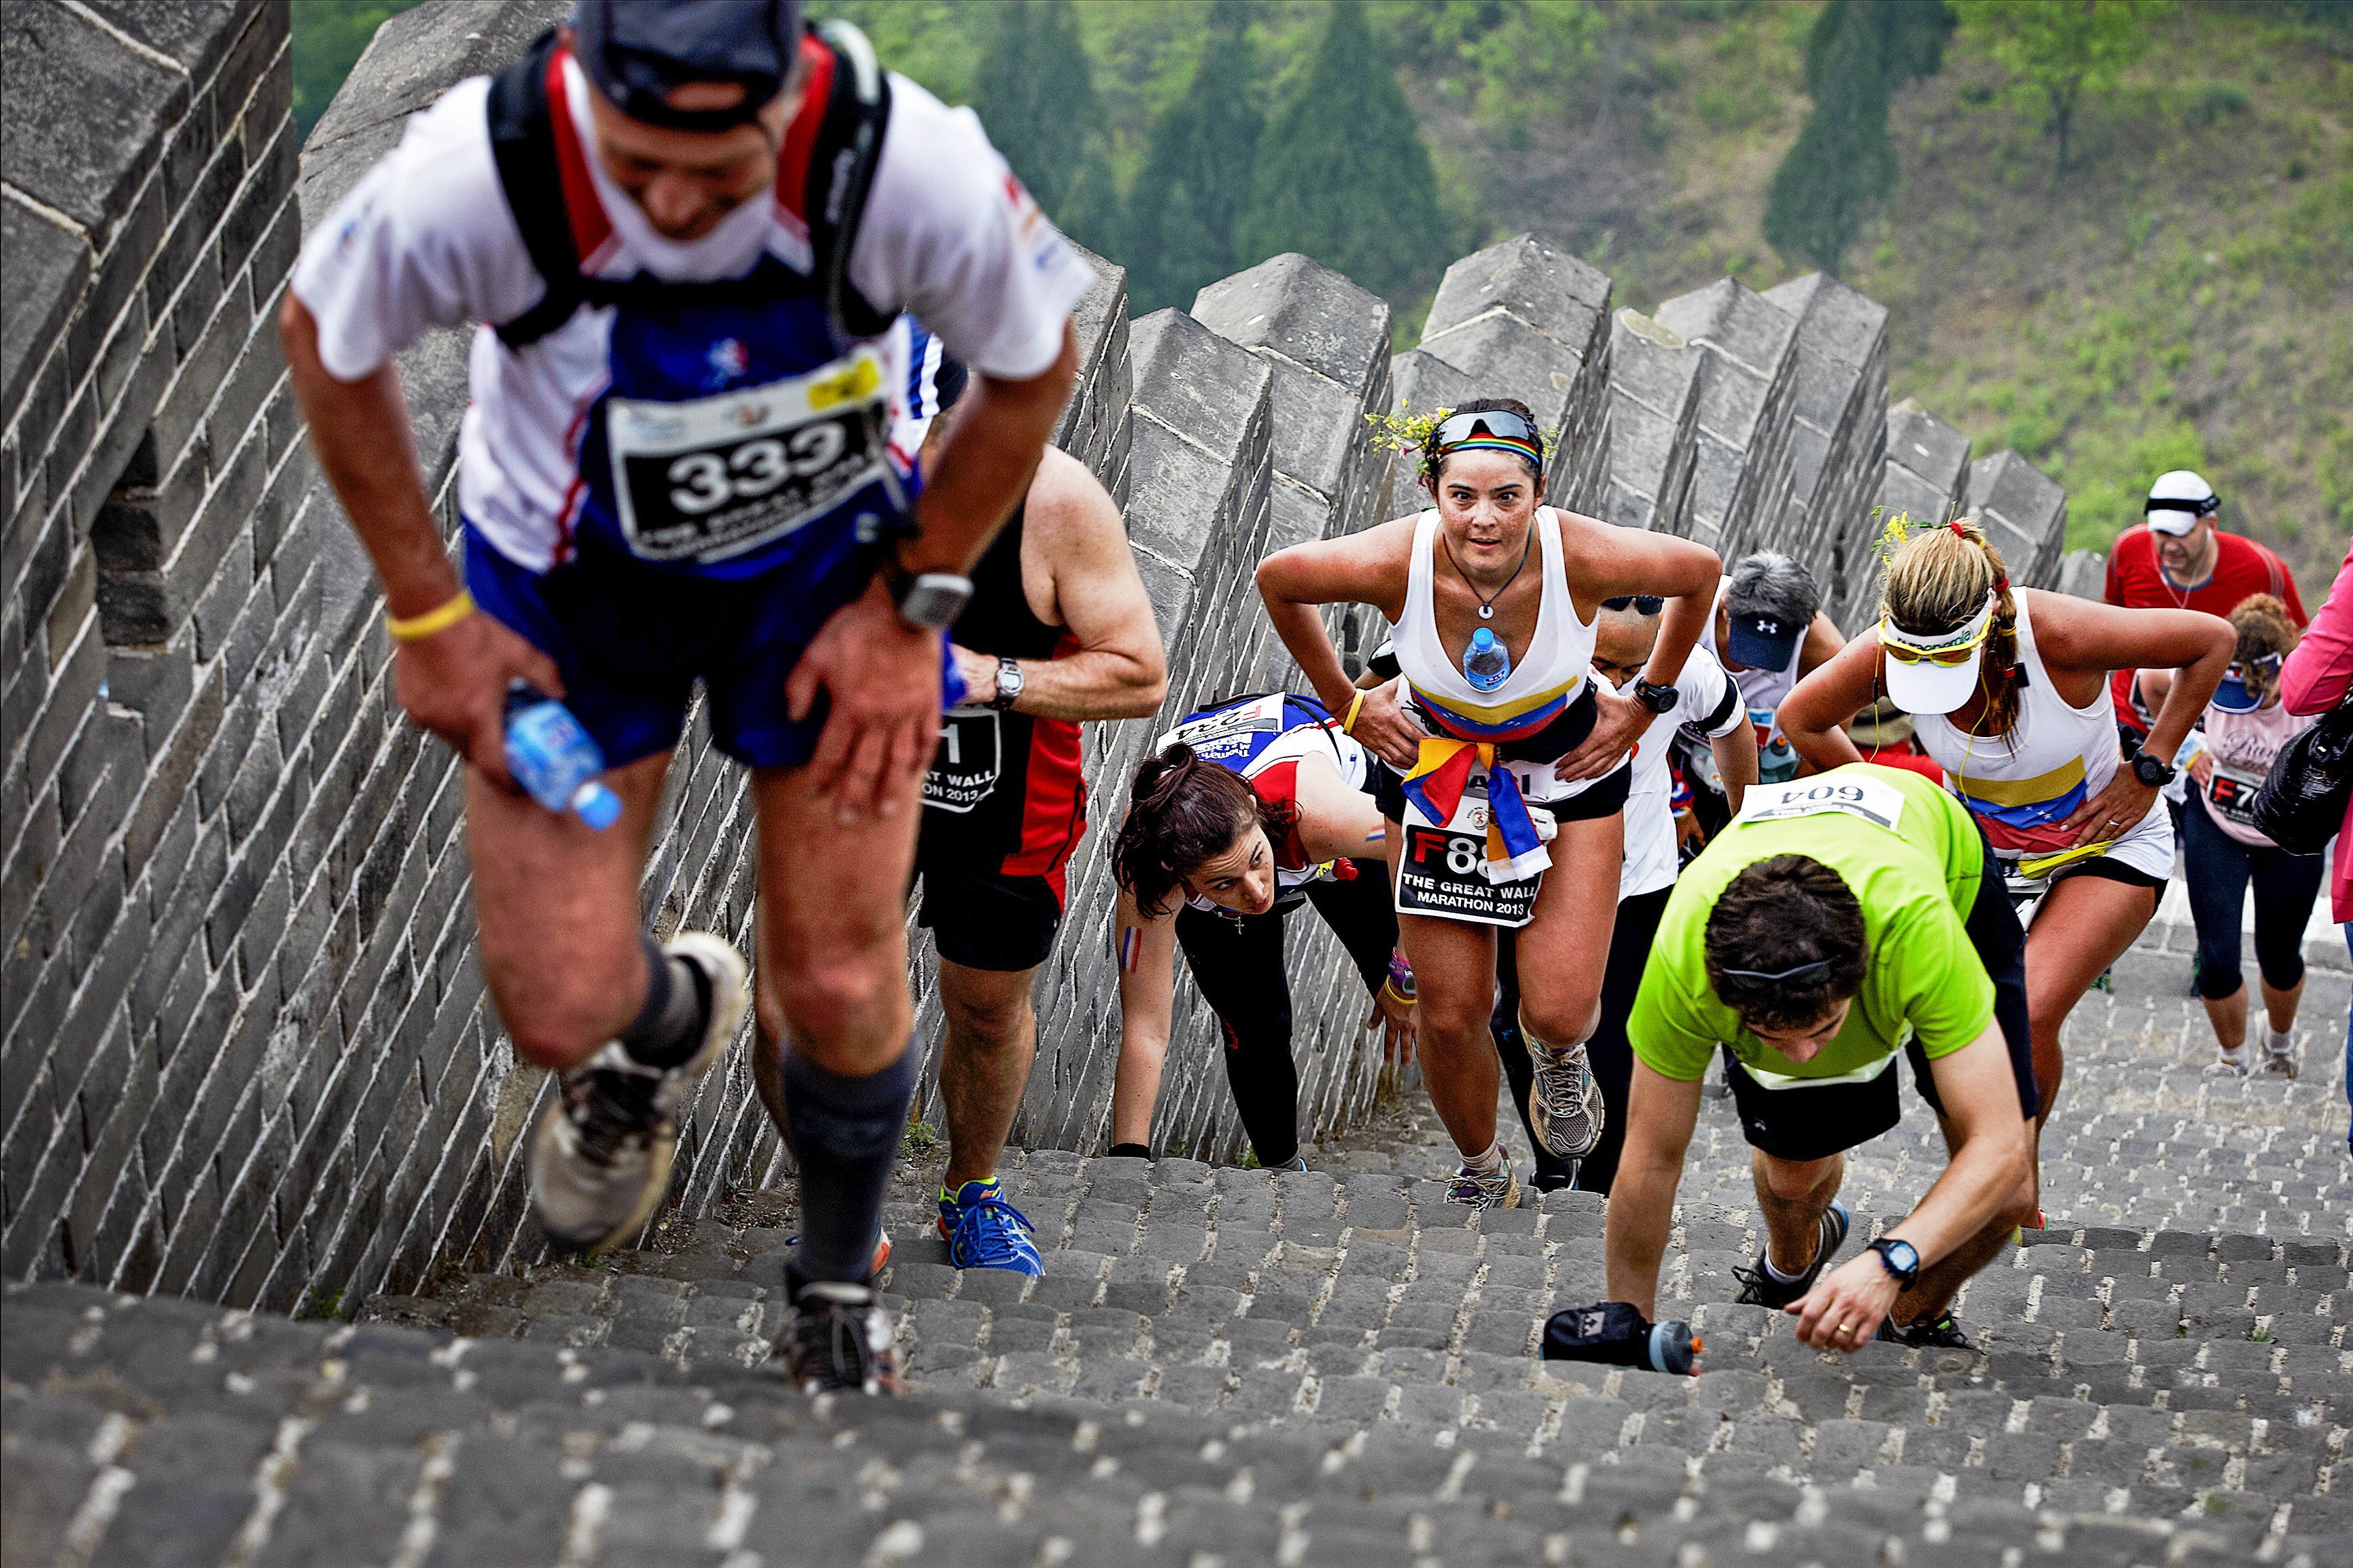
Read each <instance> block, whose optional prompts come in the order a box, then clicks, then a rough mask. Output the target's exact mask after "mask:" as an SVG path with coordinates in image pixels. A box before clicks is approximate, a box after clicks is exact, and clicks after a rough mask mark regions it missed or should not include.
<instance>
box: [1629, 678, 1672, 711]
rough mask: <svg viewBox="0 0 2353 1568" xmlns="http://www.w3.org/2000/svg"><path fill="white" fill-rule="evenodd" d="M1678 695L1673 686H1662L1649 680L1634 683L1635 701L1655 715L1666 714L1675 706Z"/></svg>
mask: <svg viewBox="0 0 2353 1568" xmlns="http://www.w3.org/2000/svg"><path fill="white" fill-rule="evenodd" d="M1676 695H1677V693H1676V691H1675V689H1674V688H1673V687H1672V686H1660V685H1657V684H1655V683H1653V682H1652V681H1651V680H1650V679H1648V678H1644V679H1640V680H1637V681H1635V682H1634V700H1635V701H1637V702H1639V703H1641V705H1642V706H1643V707H1645V708H1648V709H1649V710H1651V712H1653V713H1664V712H1665V711H1666V710H1668V709H1670V708H1672V707H1673V706H1674V705H1675V697H1676Z"/></svg>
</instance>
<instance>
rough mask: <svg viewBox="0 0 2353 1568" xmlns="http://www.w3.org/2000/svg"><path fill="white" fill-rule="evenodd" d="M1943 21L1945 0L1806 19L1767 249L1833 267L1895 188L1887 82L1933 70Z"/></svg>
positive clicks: (1837, 10)
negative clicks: (1795, 107)
mask: <svg viewBox="0 0 2353 1568" xmlns="http://www.w3.org/2000/svg"><path fill="white" fill-rule="evenodd" d="M1952 26H1953V17H1952V13H1951V12H1950V11H1949V10H1947V8H1946V6H1945V5H1944V0H1831V3H1830V4H1829V5H1826V6H1824V7H1823V8H1822V11H1821V14H1820V16H1817V17H1815V19H1814V26H1813V30H1812V32H1811V33H1810V35H1809V36H1808V37H1807V40H1806V90H1807V91H1808V92H1809V93H1810V94H1811V95H1812V98H1813V100H1814V107H1813V110H1812V112H1810V113H1809V114H1808V115H1807V116H1806V122H1805V124H1804V125H1803V126H1801V127H1800V128H1799V132H1798V140H1797V142H1796V144H1795V145H1793V146H1792V147H1791V148H1790V149H1789V151H1788V155H1787V156H1785V157H1784V158H1783V159H1782V160H1781V166H1780V167H1779V168H1778V169H1776V170H1775V171H1774V172H1773V183H1772V184H1771V185H1770V186H1769V187H1768V188H1767V193H1766V205H1765V237H1766V238H1767V240H1768V241H1770V242H1771V243H1772V246H1773V247H1774V248H1775V249H1776V250H1778V251H1780V252H1781V253H1782V254H1783V255H1785V256H1799V257H1803V258H1805V259H1806V260H1808V261H1810V262H1811V263H1813V265H1815V266H1816V267H1819V268H1821V269H1822V270H1823V271H1825V272H1836V271H1837V270H1838V268H1839V260H1840V258H1841V257H1842V256H1844V255H1845V254H1846V247H1848V246H1849V245H1850V244H1852V242H1853V240H1854V237H1855V236H1856V235H1857V234H1859V233H1861V232H1862V226H1863V224H1864V222H1865V221H1866V220H1867V219H1869V217H1870V216H1871V215H1872V213H1873V210H1875V209H1876V208H1877V207H1878V205H1879V204H1880V203H1881V202H1882V201H1883V200H1884V199H1885V198H1886V195H1887V193H1888V192H1889V191H1891V190H1893V189H1894V185H1895V174H1896V160H1895V143H1894V141H1893V140H1892V139H1891V138H1890V137H1889V136H1888V134H1887V111H1888V108H1889V106H1890V105H1891V103H1892V102H1893V101H1894V94H1895V89H1896V88H1897V87H1899V86H1901V85H1902V84H1903V83H1904V82H1905V81H1909V80H1914V79H1918V78H1921V77H1926V76H1929V75H1933V74H1934V73H1935V72H1936V69H1937V68H1939V67H1940V66H1941V65H1942V64H1943V60H1944V45H1945V37H1946V35H1947V34H1948V33H1949V32H1951V30H1952Z"/></svg>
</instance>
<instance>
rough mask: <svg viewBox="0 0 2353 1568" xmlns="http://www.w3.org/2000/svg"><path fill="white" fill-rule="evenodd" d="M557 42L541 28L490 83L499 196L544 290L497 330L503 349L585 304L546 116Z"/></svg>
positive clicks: (538, 334) (542, 332)
mask: <svg viewBox="0 0 2353 1568" xmlns="http://www.w3.org/2000/svg"><path fill="white" fill-rule="evenodd" d="M556 42H557V40H556V36H555V29H554V28H553V27H550V28H548V29H547V30H546V31H545V32H543V33H542V34H540V36H539V37H536V38H534V39H533V40H532V46H531V47H530V48H529V49H527V50H526V51H524V53H523V57H522V58H521V59H519V60H516V61H515V62H514V63H513V64H512V65H510V66H508V67H507V68H505V69H503V70H501V71H500V72H499V73H498V74H497V75H496V76H494V77H492V78H491V94H490V122H491V159H492V160H493V161H494V162H495V163H497V164H498V170H499V188H500V190H501V192H502V193H503V194H504V195H505V196H506V198H507V207H508V210H509V211H511V212H512V213H513V215H514V220H515V227H516V228H517V229H518V230H520V231H521V232H522V247H523V249H524V250H525V251H526V252H527V253H529V255H530V257H531V264H532V266H533V268H535V269H536V270H537V271H538V273H539V276H540V279H541V281H542V283H543V285H544V286H545V289H546V292H544V293H543V294H542V295H541V296H540V298H539V302H538V303H537V304H534V305H533V306H532V307H531V309H529V310H525V311H524V312H523V313H522V315H520V316H517V317H515V318H514V319H513V320H512V321H501V322H500V323H498V327H497V331H498V334H499V340H500V341H501V342H503V343H505V344H506V345H507V347H508V348H510V349H520V348H522V346H523V345H524V344H526V343H531V342H537V341H538V340H540V339H541V338H543V337H545V336H546V335H547V334H548V333H550V332H552V331H554V330H555V329H556V328H558V327H560V326H562V325H563V324H564V323H565V322H566V321H570V320H571V319H572V313H573V312H574V311H575V310H578V309H579V308H580V306H581V305H582V303H583V302H584V300H585V296H584V295H583V294H582V292H581V289H580V284H579V279H580V253H579V250H578V248H577V247H575V245H574V244H573V241H572V218H571V215H570V214H569V213H568V212H567V211H566V209H565V205H564V176H563V171H562V169H561V168H559V167H558V166H557V163H556V161H555V137H554V127H553V121H552V119H551V117H550V115H549V112H548V100H547V72H548V69H549V67H550V65H551V63H552V62H553V60H554V56H555V49H556Z"/></svg>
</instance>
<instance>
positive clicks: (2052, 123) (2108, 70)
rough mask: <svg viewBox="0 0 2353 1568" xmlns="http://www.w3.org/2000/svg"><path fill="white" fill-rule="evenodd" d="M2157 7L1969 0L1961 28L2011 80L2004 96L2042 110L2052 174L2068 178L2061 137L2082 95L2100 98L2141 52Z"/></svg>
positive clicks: (2153, 3)
mask: <svg viewBox="0 0 2353 1568" xmlns="http://www.w3.org/2000/svg"><path fill="white" fill-rule="evenodd" d="M2160 9H2161V6H2160V5H2158V0H1972V3H1971V4H1970V5H1969V6H1968V27H1969V31H1970V33H1971V34H1973V35H1974V36H1975V37H1977V38H1978V42H1980V43H1981V44H1983V45H1984V46H1985V49H1986V52H1987V53H1988V54H1989V55H1991V56H1992V57H1993V58H1994V59H1995V61H1996V62H1998V63H1999V64H2000V66H2001V67H2002V68H2004V69H2005V70H2007V71H2009V72H2010V75H2011V76H2012V77H2014V78H2015V79H2016V80H2015V82H2014V84H2013V86H2012V88H2011V94H2012V96H2013V97H2014V98H2017V99H2021V100H2024V101H2027V102H2030V103H2034V102H2039V103H2040V104H2041V105H2042V110H2043V115H2044V122H2045V123H2046V124H2047V125H2048V126H2049V127H2050V129H2051V131H2052V133H2053V134H2054V135H2055V136H2057V138H2058V139H2059V158H2058V163H2057V165H2056V166H2055V167H2054V168H2053V169H2052V178H2053V179H2056V178H2057V177H2058V176H2059V175H2061V174H2065V173H2066V172H2067V138H2068V135H2069V133H2070V132H2072V131H2073V129H2074V124H2075V107H2076V105H2077V104H2078V103H2079V102H2081V101H2082V100H2083V96H2084V94H2085V93H2087V92H2106V91H2108V90H2110V89H2113V88H2114V87H2115V86H2116V80H2117V78H2118V77H2119V76H2121V75H2122V74H2123V71H2124V68H2125V67H2126V66H2128V65H2130V64H2131V63H2132V62H2133V61H2135V60H2137V59H2138V58H2140V57H2141V56H2142V55H2143V54H2144V53H2145V52H2147V48H2148V43H2149V35H2148V24H2149V22H2150V21H2152V20H2153V19H2154V18H2155V17H2156V16H2157V13H2158V11H2159V10H2160Z"/></svg>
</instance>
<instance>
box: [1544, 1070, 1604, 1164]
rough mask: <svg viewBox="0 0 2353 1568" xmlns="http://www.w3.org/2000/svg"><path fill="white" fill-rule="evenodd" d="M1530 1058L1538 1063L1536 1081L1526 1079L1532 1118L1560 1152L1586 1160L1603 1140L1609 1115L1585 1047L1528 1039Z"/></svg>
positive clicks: (1548, 1146) (1551, 1147) (1562, 1156)
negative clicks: (1538, 1042)
mask: <svg viewBox="0 0 2353 1568" xmlns="http://www.w3.org/2000/svg"><path fill="white" fill-rule="evenodd" d="M1528 1059H1529V1060H1530V1061H1531V1062H1533V1063H1535V1082H1533V1083H1531V1084H1529V1085H1528V1121H1529V1122H1530V1124H1531V1125H1533V1126H1534V1127H1535V1132H1536V1136H1537V1137H1538V1138H1539V1139H1541V1140H1543V1142H1544V1146H1545V1147H1546V1149H1547V1150H1549V1151H1551V1152H1552V1153H1553V1155H1554V1156H1555V1157H1556V1158H1558V1159H1562V1160H1582V1159H1583V1158H1585V1156H1587V1155H1588V1154H1590V1153H1592V1152H1593V1149H1594V1145H1595V1144H1597V1143H1599V1142H1601V1129H1602V1127H1603V1126H1604V1125H1605V1124H1606V1123H1607V1122H1608V1121H1609V1108H1608V1107H1607V1106H1605V1105H1604V1104H1603V1103H1602V1101H1601V1086H1600V1085H1599V1083H1597V1082H1595V1081H1594V1078H1593V1069H1592V1068H1591V1066H1590V1065H1589V1064H1588V1062H1587V1060H1586V1055H1585V1047H1584V1046H1582V1045H1574V1046H1564V1047H1560V1048H1558V1049H1555V1048H1554V1047H1550V1046H1543V1045H1538V1044H1537V1043H1536V1042H1535V1041H1534V1040H1530V1041H1529V1042H1528Z"/></svg>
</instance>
